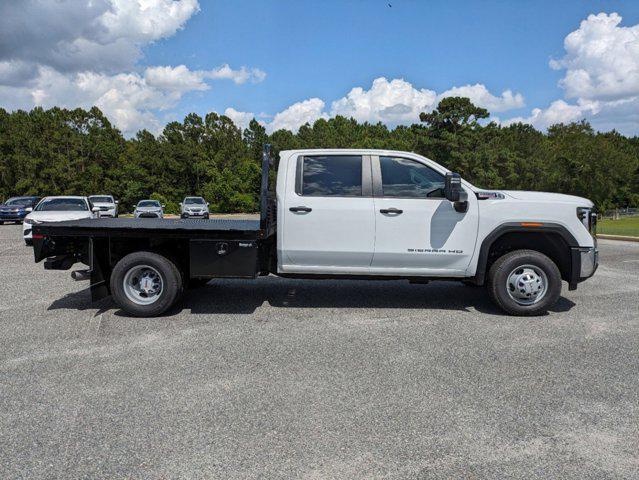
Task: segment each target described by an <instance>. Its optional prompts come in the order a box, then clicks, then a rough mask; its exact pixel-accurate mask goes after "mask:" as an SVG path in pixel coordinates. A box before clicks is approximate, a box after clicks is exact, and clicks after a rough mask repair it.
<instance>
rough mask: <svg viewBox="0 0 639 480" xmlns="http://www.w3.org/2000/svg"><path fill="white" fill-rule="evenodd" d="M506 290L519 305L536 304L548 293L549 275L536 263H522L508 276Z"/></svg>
mask: <svg viewBox="0 0 639 480" xmlns="http://www.w3.org/2000/svg"><path fill="white" fill-rule="evenodd" d="M506 291H507V292H508V295H509V296H510V298H512V299H513V300H514V301H515V302H517V303H518V304H519V305H534V304H536V303H539V302H540V301H541V299H542V298H544V296H545V295H546V292H547V291H548V277H547V276H546V273H545V272H544V271H543V270H542V269H541V268H539V267H537V266H535V265H521V266H519V267H517V268H515V269H514V270H513V271H512V272H510V274H509V275H508V277H507V278H506Z"/></svg>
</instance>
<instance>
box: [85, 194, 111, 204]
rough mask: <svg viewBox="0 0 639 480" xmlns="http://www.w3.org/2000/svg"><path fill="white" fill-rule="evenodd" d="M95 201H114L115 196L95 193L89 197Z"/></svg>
mask: <svg viewBox="0 0 639 480" xmlns="http://www.w3.org/2000/svg"><path fill="white" fill-rule="evenodd" d="M89 200H91V201H92V202H93V203H96V202H97V203H113V197H106V196H102V195H93V196H91V197H89Z"/></svg>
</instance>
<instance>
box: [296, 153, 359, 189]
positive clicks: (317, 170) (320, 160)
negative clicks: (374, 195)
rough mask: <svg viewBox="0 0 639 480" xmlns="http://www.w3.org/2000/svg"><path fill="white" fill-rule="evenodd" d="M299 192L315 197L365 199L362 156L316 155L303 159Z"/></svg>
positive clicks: (299, 178)
mask: <svg viewBox="0 0 639 480" xmlns="http://www.w3.org/2000/svg"><path fill="white" fill-rule="evenodd" d="M299 168H301V175H300V174H299V172H298V182H297V185H296V192H297V193H298V194H299V195H304V196H311V197H361V196H362V156H361V155H313V156H305V157H302V158H301V161H300V162H299V163H298V169H299Z"/></svg>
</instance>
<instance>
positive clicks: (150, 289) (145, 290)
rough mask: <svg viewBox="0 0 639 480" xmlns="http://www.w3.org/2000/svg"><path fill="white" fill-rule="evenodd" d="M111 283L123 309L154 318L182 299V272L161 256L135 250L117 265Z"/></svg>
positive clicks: (114, 294) (112, 291) (112, 292)
mask: <svg viewBox="0 0 639 480" xmlns="http://www.w3.org/2000/svg"><path fill="white" fill-rule="evenodd" d="M110 286H111V294H112V295H113V299H114V300H115V303H116V304H117V305H118V306H119V307H120V308H121V309H122V310H124V311H125V312H127V313H128V314H130V315H133V316H135V317H155V316H158V315H161V314H163V313H164V312H166V311H167V310H168V309H169V308H171V307H172V306H173V305H174V304H175V302H176V301H177V300H178V299H179V298H180V296H181V294H182V275H181V274H180V271H179V270H178V268H177V267H176V265H175V264H174V263H173V262H172V261H170V260H169V259H168V258H166V257H163V256H162V255H158V254H157V253H153V252H134V253H131V254H129V255H127V256H125V257H124V258H122V259H121V260H120V261H119V262H118V263H117V264H116V265H115V267H114V268H113V272H112V273H111V281H110Z"/></svg>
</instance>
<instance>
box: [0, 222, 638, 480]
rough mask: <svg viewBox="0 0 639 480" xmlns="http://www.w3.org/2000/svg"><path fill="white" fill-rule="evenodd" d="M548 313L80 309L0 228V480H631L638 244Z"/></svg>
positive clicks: (220, 286) (435, 300)
mask: <svg viewBox="0 0 639 480" xmlns="http://www.w3.org/2000/svg"><path fill="white" fill-rule="evenodd" d="M600 247H601V266H600V268H599V271H598V272H597V274H596V275H595V277H594V278H593V279H591V280H589V281H587V282H586V283H584V284H582V285H580V288H579V289H578V290H577V291H574V292H569V291H568V290H567V286H565V285H564V292H563V297H562V299H561V300H560V302H559V304H558V305H557V307H556V308H555V309H554V311H552V312H550V314H548V315H546V316H543V317H537V318H516V317H508V316H504V315H502V314H500V313H499V312H498V311H497V310H496V309H495V308H494V307H493V306H492V305H491V303H490V302H489V301H488V300H487V298H486V297H485V295H484V292H483V290H482V289H478V288H471V287H464V286H462V285H457V284H455V283H444V282H441V283H439V282H437V283H431V284H429V285H409V284H408V283H405V282H343V283H338V282H332V281H292V280H282V279H277V278H268V279H260V280H257V281H253V282H248V281H213V282H211V283H210V284H209V285H208V286H206V287H204V288H202V289H199V290H196V291H193V292H190V293H189V294H188V295H187V297H186V299H185V301H184V303H183V305H182V307H181V308H180V309H176V310H174V311H172V312H171V314H170V315H168V316H166V317H163V318H158V319H131V318H126V317H124V316H121V315H120V314H119V312H118V310H117V308H115V307H114V306H113V304H112V303H111V301H110V300H103V301H102V302H99V303H98V304H91V302H90V300H89V295H88V291H87V290H85V289H86V286H87V284H86V283H83V282H73V281H72V280H71V279H70V277H69V273H68V272H54V271H44V270H43V268H42V265H36V264H34V263H33V258H32V251H31V249H30V248H26V247H25V246H24V245H23V243H22V240H21V238H20V227H18V226H10V225H5V226H2V227H0V285H1V286H2V287H1V289H0V328H1V330H0V331H1V333H0V478H2V479H10V478H234V479H248V478H308V479H318V478H347V479H359V478H366V479H370V478H397V479H412V478H415V479H420V478H460V477H462V478H543V479H546V478H574V479H585V478H593V479H595V478H596V479H601V478H631V477H635V478H638V477H639V395H638V393H639V356H638V355H637V353H638V347H639V313H638V312H639V282H638V280H639V244H637V243H624V242H612V241H601V242H600Z"/></svg>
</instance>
